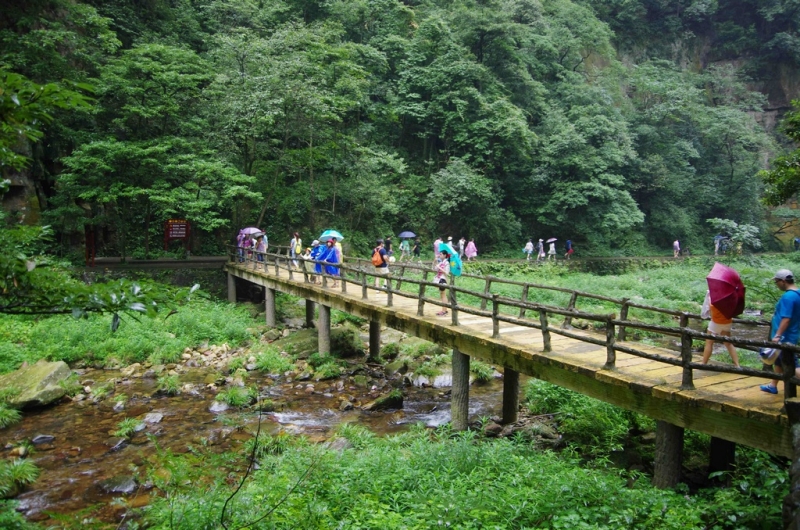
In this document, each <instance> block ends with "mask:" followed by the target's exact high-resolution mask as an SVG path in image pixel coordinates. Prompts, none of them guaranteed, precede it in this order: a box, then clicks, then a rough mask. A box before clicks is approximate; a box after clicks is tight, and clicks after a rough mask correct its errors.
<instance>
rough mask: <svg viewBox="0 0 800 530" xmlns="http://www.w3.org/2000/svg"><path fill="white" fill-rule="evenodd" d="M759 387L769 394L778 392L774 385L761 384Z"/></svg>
mask: <svg viewBox="0 0 800 530" xmlns="http://www.w3.org/2000/svg"><path fill="white" fill-rule="evenodd" d="M759 388H761V390H763V391H764V392H768V393H770V394H777V393H778V387H776V386H772V385H761V386H760V387H759Z"/></svg>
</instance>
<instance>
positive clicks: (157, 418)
mask: <svg viewBox="0 0 800 530" xmlns="http://www.w3.org/2000/svg"><path fill="white" fill-rule="evenodd" d="M163 419H164V415H163V414H161V413H160V412H150V413H148V414H146V415H145V417H144V419H143V420H142V421H143V422H145V423H150V424H154V423H160V422H161V420H163Z"/></svg>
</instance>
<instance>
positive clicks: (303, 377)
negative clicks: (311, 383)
mask: <svg viewBox="0 0 800 530" xmlns="http://www.w3.org/2000/svg"><path fill="white" fill-rule="evenodd" d="M312 375H314V374H313V373H312V372H310V371H308V370H306V371H304V372H303V373H301V374H300V375H298V376H297V378H296V380H297V381H308V380H309V379H311V376H312Z"/></svg>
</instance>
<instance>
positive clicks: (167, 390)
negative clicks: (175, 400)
mask: <svg viewBox="0 0 800 530" xmlns="http://www.w3.org/2000/svg"><path fill="white" fill-rule="evenodd" d="M157 384H158V391H159V392H161V393H162V394H166V395H168V396H176V395H178V394H179V393H180V391H181V382H180V378H179V377H178V376H177V375H162V376H160V377H159V378H158V381H157Z"/></svg>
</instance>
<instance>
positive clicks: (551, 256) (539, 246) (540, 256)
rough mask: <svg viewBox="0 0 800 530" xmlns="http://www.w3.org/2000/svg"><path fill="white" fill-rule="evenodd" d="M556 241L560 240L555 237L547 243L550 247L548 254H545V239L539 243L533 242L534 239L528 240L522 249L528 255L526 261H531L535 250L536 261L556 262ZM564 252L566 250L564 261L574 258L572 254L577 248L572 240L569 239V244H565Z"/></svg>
mask: <svg viewBox="0 0 800 530" xmlns="http://www.w3.org/2000/svg"><path fill="white" fill-rule="evenodd" d="M556 241H558V239H556V238H554V237H551V238H550V239H548V240H547V242H546V243H547V244H548V245H550V246H549V248H548V250H547V253H546V254H545V251H544V245H545V241H544V240H543V239H539V241H538V242H537V243H534V242H533V238H530V239H528V242H527V243H525V247H524V248H523V249H522V252H524V253H525V254H526V255H527V257H526V258H525V259H526V260H527V261H530V260H531V257H532V256H533V252H534V250H535V251H536V261H544V260H553V261H555V259H556V255H557V254H558V251H556ZM564 250H565V253H564V259H570V258H571V257H572V254H573V253H574V252H575V247H574V246H573V245H572V240H571V239H567V242H566V243H564Z"/></svg>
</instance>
